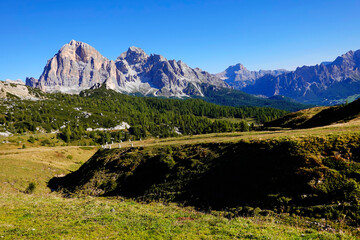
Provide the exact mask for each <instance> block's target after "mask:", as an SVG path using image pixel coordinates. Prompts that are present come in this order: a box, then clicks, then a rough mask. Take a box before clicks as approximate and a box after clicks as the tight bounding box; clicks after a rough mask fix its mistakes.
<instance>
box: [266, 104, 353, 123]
mask: <svg viewBox="0 0 360 240" xmlns="http://www.w3.org/2000/svg"><path fill="white" fill-rule="evenodd" d="M359 117H360V99H358V100H356V101H354V102H352V103H349V104H346V105H338V106H331V107H316V108H310V109H306V110H302V111H298V112H295V113H290V114H288V115H286V116H284V117H282V118H279V119H276V120H274V121H272V122H268V123H266V124H265V126H268V127H290V128H311V127H319V126H326V125H330V124H334V123H344V122H349V121H351V120H355V119H359Z"/></svg>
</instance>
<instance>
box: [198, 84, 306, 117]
mask: <svg viewBox="0 0 360 240" xmlns="http://www.w3.org/2000/svg"><path fill="white" fill-rule="evenodd" d="M203 92H204V97H198V98H201V99H204V100H205V101H207V102H211V103H215V104H219V105H224V106H233V107H236V106H257V107H271V108H277V109H282V110H285V111H289V112H294V111H298V110H300V109H305V108H309V107H312V106H313V105H308V104H302V103H299V102H296V101H294V100H292V99H291V98H288V97H284V96H273V97H269V98H265V97H257V96H254V95H251V94H247V93H245V92H242V91H238V90H235V89H230V88H217V87H212V86H208V87H206V88H203Z"/></svg>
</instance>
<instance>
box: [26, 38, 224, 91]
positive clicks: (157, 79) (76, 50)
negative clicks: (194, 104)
mask: <svg viewBox="0 0 360 240" xmlns="http://www.w3.org/2000/svg"><path fill="white" fill-rule="evenodd" d="M204 83H205V84H210V85H215V86H218V87H227V86H228V85H227V84H226V83H224V82H223V81H221V80H220V79H218V78H217V77H215V76H213V75H211V74H209V73H207V72H205V71H202V70H200V69H198V68H195V69H192V68H190V67H189V66H187V65H186V64H185V63H183V62H182V61H177V62H176V61H175V60H169V61H168V60H167V59H165V58H164V57H163V56H161V55H150V56H149V55H147V54H146V53H145V52H144V51H143V50H142V49H140V48H137V47H130V48H129V49H128V50H127V51H126V52H124V53H122V54H121V55H120V56H119V57H118V58H117V59H116V60H115V61H112V60H109V59H107V58H105V57H103V56H102V55H101V54H100V53H99V52H98V51H96V50H95V49H94V48H93V47H91V46H90V45H88V44H86V43H83V42H77V41H75V40H72V41H71V42H70V43H68V44H66V45H64V46H63V47H62V48H61V49H60V51H59V52H58V53H57V54H56V55H55V56H54V57H53V58H52V59H50V60H49V61H48V63H47V64H46V66H45V68H44V72H43V73H42V75H41V76H40V78H39V80H36V79H34V78H28V79H27V81H26V84H27V85H29V86H32V87H36V88H40V89H41V90H43V91H45V92H57V91H58V92H65V93H79V92H80V91H82V90H84V89H90V88H96V87H100V86H104V85H105V86H106V88H109V89H113V90H115V91H118V92H124V93H141V94H143V95H155V96H157V95H158V96H166V97H170V96H176V97H181V96H191V95H198V96H202V95H203V93H202V91H201V88H200V85H201V84H204Z"/></svg>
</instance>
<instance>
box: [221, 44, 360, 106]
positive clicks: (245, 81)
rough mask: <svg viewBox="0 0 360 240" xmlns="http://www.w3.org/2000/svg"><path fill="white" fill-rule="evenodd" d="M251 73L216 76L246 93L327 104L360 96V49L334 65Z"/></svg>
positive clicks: (326, 64) (227, 72)
mask: <svg viewBox="0 0 360 240" xmlns="http://www.w3.org/2000/svg"><path fill="white" fill-rule="evenodd" d="M230 70H231V71H230ZM247 72H250V73H251V71H245V70H243V69H240V70H237V69H236V68H235V70H233V69H232V68H231V67H230V68H228V69H227V70H226V71H225V72H223V73H219V74H216V76H219V77H221V76H223V77H222V78H223V79H224V77H226V79H224V80H225V81H226V82H227V83H228V84H229V85H231V86H233V87H234V88H235V89H239V90H241V91H244V92H246V93H250V94H256V95H263V96H267V97H271V96H276V95H284V96H287V97H290V98H292V99H295V100H296V101H299V102H302V103H311V104H321V105H327V104H335V103H341V102H345V100H346V99H347V98H349V97H353V98H356V96H358V95H359V96H360V50H357V51H355V52H354V51H349V52H347V53H345V54H343V55H341V56H339V57H337V58H336V59H335V60H334V61H333V62H323V63H321V64H320V65H315V66H303V67H298V68H297V69H296V70H295V71H291V72H283V73H281V72H271V71H270V72H269V74H264V75H262V76H261V75H259V74H256V73H257V72H255V73H252V74H250V73H249V76H252V78H249V77H247V75H246V73H247ZM224 73H226V74H224ZM234 77H235V78H234Z"/></svg>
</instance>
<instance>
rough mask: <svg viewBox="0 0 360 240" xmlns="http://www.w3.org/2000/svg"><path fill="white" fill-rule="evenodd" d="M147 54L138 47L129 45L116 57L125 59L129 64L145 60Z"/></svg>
mask: <svg viewBox="0 0 360 240" xmlns="http://www.w3.org/2000/svg"><path fill="white" fill-rule="evenodd" d="M148 57H149V56H148V55H147V54H146V53H145V51H144V50H142V49H141V48H138V47H134V46H132V47H129V49H128V50H127V51H126V52H123V53H122V54H121V55H120V56H119V57H118V59H117V61H119V60H126V61H127V62H128V63H129V64H136V63H141V62H144V61H146V59H147V58H148Z"/></svg>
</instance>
